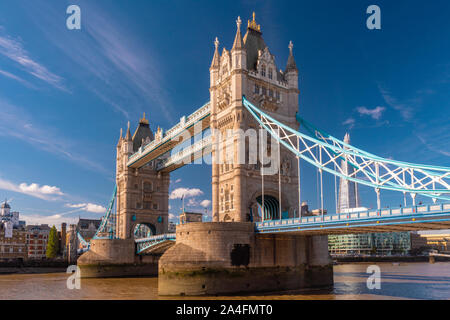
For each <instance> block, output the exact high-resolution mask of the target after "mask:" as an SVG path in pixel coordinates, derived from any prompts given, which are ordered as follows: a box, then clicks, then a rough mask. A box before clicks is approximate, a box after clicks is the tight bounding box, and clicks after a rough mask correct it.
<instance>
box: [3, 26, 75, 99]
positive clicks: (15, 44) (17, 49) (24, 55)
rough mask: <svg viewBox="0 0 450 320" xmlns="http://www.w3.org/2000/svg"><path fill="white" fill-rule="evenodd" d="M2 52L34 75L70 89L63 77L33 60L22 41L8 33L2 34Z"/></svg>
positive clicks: (57, 86) (62, 88)
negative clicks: (64, 83)
mask: <svg viewBox="0 0 450 320" xmlns="http://www.w3.org/2000/svg"><path fill="white" fill-rule="evenodd" d="M0 31H3V30H0ZM0 54H1V55H3V56H5V57H7V58H9V59H11V60H12V61H14V62H16V63H17V64H18V65H20V66H21V68H22V69H23V70H24V71H25V72H27V73H29V74H31V75H33V76H34V77H36V78H38V79H40V80H42V81H45V82H47V83H48V84H50V85H52V86H53V87H55V88H58V89H60V90H64V91H68V90H67V89H66V88H65V87H64V85H63V84H62V81H63V79H62V78H61V77H60V76H58V75H56V74H54V73H52V72H50V71H49V70H48V69H47V68H46V67H45V66H43V65H42V64H40V63H38V62H37V61H35V60H33V59H32V58H31V57H30V55H29V53H28V52H27V51H26V50H25V49H24V47H23V45H22V43H21V42H20V41H18V40H15V39H12V38H11V37H9V36H7V35H0ZM16 80H17V79H16Z"/></svg>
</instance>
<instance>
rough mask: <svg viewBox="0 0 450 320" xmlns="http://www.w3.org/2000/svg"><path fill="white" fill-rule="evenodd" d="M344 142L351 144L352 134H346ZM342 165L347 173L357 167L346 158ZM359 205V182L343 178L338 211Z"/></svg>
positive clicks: (340, 185)
mask: <svg viewBox="0 0 450 320" xmlns="http://www.w3.org/2000/svg"><path fill="white" fill-rule="evenodd" d="M344 142H345V143H347V144H350V135H349V134H348V133H346V134H345V137H344ZM341 167H342V168H343V170H344V172H345V173H346V175H350V174H352V173H353V172H354V171H355V169H354V168H353V167H352V166H351V165H349V164H348V163H347V161H345V160H342V162H341ZM359 207H360V203H359V192H358V184H357V183H355V182H352V181H349V180H346V179H343V178H341V179H340V181H339V197H338V208H337V209H338V212H342V210H344V209H352V208H359Z"/></svg>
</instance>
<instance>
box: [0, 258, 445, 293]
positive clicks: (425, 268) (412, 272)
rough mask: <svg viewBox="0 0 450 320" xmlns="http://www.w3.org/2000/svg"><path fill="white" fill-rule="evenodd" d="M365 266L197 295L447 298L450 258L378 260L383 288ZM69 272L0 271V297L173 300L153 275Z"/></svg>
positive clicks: (350, 266) (341, 267)
mask: <svg viewBox="0 0 450 320" xmlns="http://www.w3.org/2000/svg"><path fill="white" fill-rule="evenodd" d="M369 265H370V264H366V263H358V264H343V265H337V266H334V281H335V285H334V288H333V289H330V290H326V291H309V292H301V293H299V292H290V293H283V294H280V293H276V294H264V295H249V296H234V297H206V298H205V297H201V298H199V299H227V300H233V299H239V300H245V299H258V300H264V299H270V300H275V299H283V300H291V299H293V300H319V299H320V300H321V299H325V300H336V299H346V300H351V299H370V300H372V299H390V300H391V299H447V300H448V299H450V262H437V263H435V264H429V263H422V262H420V263H400V264H393V263H377V264H376V265H377V266H379V267H380V270H381V288H380V289H372V290H370V289H368V288H367V279H368V277H369V276H370V275H371V274H368V273H366V271H367V267H368V266H369ZM68 276H69V275H68V274H65V273H47V274H9V275H0V299H2V300H4V299H50V300H55V299H138V300H141V299H150V300H155V299H174V298H168V297H159V296H158V279H157V278H113V279H82V280H81V288H80V289H79V290H77V289H73V290H70V289H67V285H66V282H67V278H68ZM192 298H193V297H186V299H192ZM176 299H181V298H180V297H177V298H176ZM194 299H196V298H194Z"/></svg>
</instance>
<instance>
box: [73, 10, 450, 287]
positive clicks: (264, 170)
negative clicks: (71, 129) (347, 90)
mask: <svg viewBox="0 0 450 320" xmlns="http://www.w3.org/2000/svg"><path fill="white" fill-rule="evenodd" d="M241 24H242V21H241V19H240V18H238V19H237V21H236V25H237V30H236V36H235V39H234V42H233V46H232V49H231V50H227V49H225V48H223V50H222V53H219V41H218V39H217V38H216V40H215V42H214V45H215V50H214V54H213V59H212V63H211V66H210V101H209V102H208V103H206V104H205V105H203V106H202V107H201V108H199V109H197V110H196V111H195V112H194V113H192V114H191V115H188V116H185V117H182V118H181V119H180V121H179V123H177V124H176V125H175V126H174V127H172V128H171V129H169V130H167V131H164V130H162V129H161V128H158V130H157V131H156V132H155V133H153V132H152V130H151V129H150V126H149V121H148V120H147V119H146V118H145V114H144V117H143V118H141V119H140V121H139V125H138V128H137V129H136V131H135V132H134V134H133V135H131V131H130V124H128V128H127V132H126V134H125V136H122V132H121V134H120V139H119V141H118V144H117V157H116V187H115V190H114V193H113V197H112V200H111V202H110V205H109V207H108V210H107V213H106V214H105V216H104V218H103V220H102V224H101V226H100V228H99V230H98V232H97V234H96V235H95V237H94V239H93V240H92V241H91V243H90V244H86V248H87V249H89V250H88V251H87V252H86V253H84V254H83V255H82V256H81V257H80V259H79V261H78V264H79V266H80V267H81V269H82V276H86V277H91V276H93V277H99V276H115V275H143V274H147V275H148V274H153V275H156V274H158V276H159V289H158V290H159V293H160V294H163V295H177V294H186V295H194V294H195V295H196V294H218V293H234V292H245V291H252V292H254V291H274V290H285V289H299V288H308V287H320V286H329V285H331V284H332V282H333V272H332V263H331V259H330V257H329V254H328V245H327V235H328V234H341V233H343V234H346V233H361V232H393V231H408V230H427V229H447V228H450V203H448V202H449V201H450V196H449V194H450V168H446V167H439V166H431V165H418V164H413V163H406V162H400V161H395V160H391V159H384V158H382V157H379V156H376V155H373V154H370V153H368V152H366V151H363V150H361V149H358V148H355V147H354V146H352V145H350V143H349V142H350V141H349V139H348V138H346V139H344V141H341V140H339V139H337V138H335V137H333V136H332V135H330V134H328V133H326V132H325V131H323V130H320V129H318V128H317V127H315V126H313V125H312V124H310V123H308V122H307V121H306V120H305V119H303V118H302V117H301V116H300V115H301V110H299V104H298V100H299V99H298V98H299V97H298V96H299V93H300V92H299V89H298V69H297V65H296V62H295V59H294V54H293V44H292V42H291V43H290V44H289V46H288V48H289V57H288V61H287V64H286V66H285V69H284V71H282V70H280V69H278V68H277V65H276V63H275V56H274V55H273V54H272V53H271V51H270V50H269V48H268V46H267V45H266V44H265V42H264V39H263V37H262V29H261V26H260V25H259V24H258V23H257V22H256V19H255V15H253V19H251V20H249V21H248V25H247V31H246V34H245V35H244V36H242V35H241ZM300 125H301V126H302V128H303V129H304V130H306V131H307V132H308V133H307V134H306V133H302V132H300V130H299V127H300ZM229 132H231V135H230V134H229ZM267 138H270V139H269V140H270V143H268V142H267V141H268V140H267ZM208 156H209V157H210V161H211V168H212V175H211V180H212V181H211V186H212V212H213V222H210V223H188V224H182V225H178V226H177V229H176V233H172V234H169V233H168V232H167V231H168V200H169V183H170V172H172V171H174V170H176V169H178V168H180V167H182V166H184V165H187V164H190V163H192V162H195V161H197V160H198V161H202V159H203V160H204V159H205V157H208ZM255 156H256V159H257V160H258V161H256V162H252V161H251V159H253V160H254V158H255ZM301 161H302V162H305V163H308V164H309V165H311V166H312V167H313V168H316V169H317V170H318V173H319V175H320V191H319V193H320V209H319V210H318V214H317V215H315V216H311V215H306V214H305V212H304V210H302V209H303V208H302V204H301V199H302V196H301V194H302V188H303V186H302V185H301V184H300V181H301V179H300V177H301V171H300V168H301V167H300V162H301ZM274 165H275V169H276V170H275V171H274V172H270V171H271V170H269V168H270V167H272V166H274ZM324 173H328V174H332V175H334V176H335V177H338V178H340V179H341V181H345V182H346V183H344V184H343V186H344V187H345V188H346V190H347V193H352V192H353V193H354V196H356V195H357V187H358V185H364V186H367V187H370V188H373V189H374V192H375V195H376V196H377V208H376V209H374V210H359V211H351V212H347V213H344V212H343V210H342V209H343V208H345V206H347V207H348V206H349V203H346V202H345V201H343V200H340V201H339V203H338V204H337V205H336V210H337V212H334V213H333V212H329V213H328V214H325V208H324V201H323V182H322V181H323V180H322V176H323V174H324ZM343 186H341V188H343ZM355 190H356V191H355ZM381 190H390V191H397V192H399V194H403V195H407V194H408V195H411V199H412V206H410V207H406V206H405V207H403V208H399V209H382V207H381V198H380V192H381ZM417 195H421V196H424V197H428V198H430V201H432V204H429V205H421V204H419V205H416V203H415V202H416V197H417ZM354 200H355V199H354ZM438 201H439V203H438ZM336 202H338V201H336ZM347 202H348V201H347ZM354 202H355V204H356V203H358V202H359V199H356V200H355V201H354ZM142 233H143V234H144V236H141V237H135V235H137V234H141V235H142Z"/></svg>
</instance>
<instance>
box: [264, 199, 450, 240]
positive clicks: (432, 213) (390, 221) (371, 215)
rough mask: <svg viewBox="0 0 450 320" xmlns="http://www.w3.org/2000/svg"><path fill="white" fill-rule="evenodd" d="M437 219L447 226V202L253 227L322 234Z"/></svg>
mask: <svg viewBox="0 0 450 320" xmlns="http://www.w3.org/2000/svg"><path fill="white" fill-rule="evenodd" d="M439 222H448V227H450V203H443V204H436V205H425V206H414V207H408V208H397V209H382V210H367V211H360V212H349V213H336V214H331V215H325V216H324V217H322V216H311V217H302V218H291V219H283V220H281V221H280V220H277V221H265V222H257V223H256V224H255V229H256V232H259V233H278V232H297V233H298V232H300V233H301V232H304V233H307V232H311V231H321V232H319V233H321V234H330V233H332V231H333V229H346V230H347V229H348V233H352V231H357V230H356V229H358V228H369V227H373V228H375V229H377V227H378V229H380V231H378V232H382V231H381V228H380V227H382V226H401V225H405V224H421V225H426V224H428V223H429V224H436V223H439ZM352 229H355V230H352ZM399 230H402V229H399Z"/></svg>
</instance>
